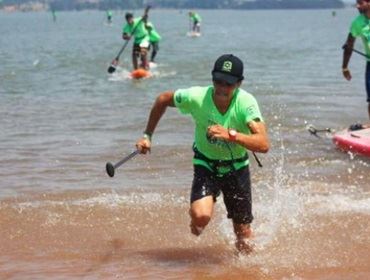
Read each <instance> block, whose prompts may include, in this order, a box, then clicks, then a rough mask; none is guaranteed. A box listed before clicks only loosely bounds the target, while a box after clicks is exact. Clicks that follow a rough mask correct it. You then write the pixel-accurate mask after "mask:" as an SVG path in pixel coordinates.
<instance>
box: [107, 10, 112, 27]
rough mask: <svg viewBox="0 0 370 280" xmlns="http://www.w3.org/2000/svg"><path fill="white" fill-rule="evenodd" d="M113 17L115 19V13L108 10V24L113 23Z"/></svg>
mask: <svg viewBox="0 0 370 280" xmlns="http://www.w3.org/2000/svg"><path fill="white" fill-rule="evenodd" d="M112 17H113V12H112V11H111V10H107V22H108V24H111V23H112Z"/></svg>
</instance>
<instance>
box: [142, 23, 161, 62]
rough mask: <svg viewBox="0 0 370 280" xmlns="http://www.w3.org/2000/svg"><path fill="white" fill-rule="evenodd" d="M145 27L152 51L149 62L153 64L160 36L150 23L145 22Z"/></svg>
mask: <svg viewBox="0 0 370 280" xmlns="http://www.w3.org/2000/svg"><path fill="white" fill-rule="evenodd" d="M145 27H146V29H147V30H148V32H149V42H150V48H151V50H152V53H151V56H150V62H154V58H155V57H156V55H157V53H158V51H159V41H160V40H161V39H162V38H161V35H159V33H158V32H157V30H156V29H155V28H154V25H153V24H152V23H151V22H147V24H146V25H145Z"/></svg>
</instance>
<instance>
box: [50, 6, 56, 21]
mask: <svg viewBox="0 0 370 280" xmlns="http://www.w3.org/2000/svg"><path fill="white" fill-rule="evenodd" d="M51 14H52V16H53V21H54V22H56V21H57V12H56V11H55V10H54V9H51Z"/></svg>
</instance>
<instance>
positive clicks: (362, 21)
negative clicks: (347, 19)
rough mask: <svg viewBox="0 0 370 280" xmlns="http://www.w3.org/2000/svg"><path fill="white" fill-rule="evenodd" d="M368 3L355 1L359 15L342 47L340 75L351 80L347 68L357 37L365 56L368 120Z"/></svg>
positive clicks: (369, 19) (363, 0)
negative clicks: (360, 41) (362, 46)
mask: <svg viewBox="0 0 370 280" xmlns="http://www.w3.org/2000/svg"><path fill="white" fill-rule="evenodd" d="M369 2H370V1H369V0H357V9H358V11H359V12H360V14H359V15H358V16H357V17H356V18H355V19H354V20H353V21H352V24H351V28H350V32H349V34H348V37H347V40H346V43H345V44H344V46H343V50H344V51H343V61H342V73H343V76H344V78H345V79H346V80H348V81H350V80H351V79H352V75H351V71H350V70H349V68H348V64H349V61H350V59H351V55H352V51H353V47H354V44H355V41H356V38H357V37H360V38H361V39H362V42H363V44H364V48H365V52H366V55H367V57H368V58H367V63H366V71H365V85H366V92H367V102H368V107H367V108H368V115H369V119H370V3H369Z"/></svg>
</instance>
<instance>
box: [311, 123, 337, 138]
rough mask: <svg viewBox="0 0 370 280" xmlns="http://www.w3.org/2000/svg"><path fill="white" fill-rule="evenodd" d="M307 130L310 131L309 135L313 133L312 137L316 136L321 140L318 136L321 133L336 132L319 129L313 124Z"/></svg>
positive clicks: (328, 129) (329, 129)
mask: <svg viewBox="0 0 370 280" xmlns="http://www.w3.org/2000/svg"><path fill="white" fill-rule="evenodd" d="M307 130H308V132H309V133H311V135H313V136H316V137H318V138H320V136H319V135H318V133H321V132H329V133H332V132H334V131H333V129H331V128H321V129H317V128H315V127H314V126H313V125H312V124H310V125H308V126H307Z"/></svg>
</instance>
